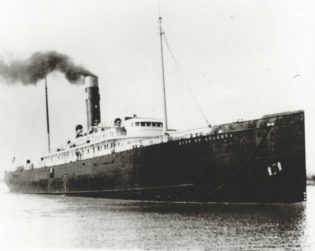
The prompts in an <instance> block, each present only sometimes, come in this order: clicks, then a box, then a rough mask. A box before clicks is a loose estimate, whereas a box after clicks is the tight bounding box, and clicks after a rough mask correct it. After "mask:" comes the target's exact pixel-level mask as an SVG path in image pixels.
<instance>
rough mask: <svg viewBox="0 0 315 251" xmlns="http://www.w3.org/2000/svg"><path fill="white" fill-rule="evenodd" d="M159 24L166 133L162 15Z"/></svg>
mask: <svg viewBox="0 0 315 251" xmlns="http://www.w3.org/2000/svg"><path fill="white" fill-rule="evenodd" d="M159 24H160V46H161V63H162V81H163V108H164V109H163V110H164V114H163V119H164V123H163V132H164V134H166V132H167V129H168V127H167V108H166V91H165V75H164V55H163V34H164V31H163V29H162V17H161V16H159Z"/></svg>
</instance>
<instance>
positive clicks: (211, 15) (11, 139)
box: [0, 0, 315, 177]
mask: <svg viewBox="0 0 315 251" xmlns="http://www.w3.org/2000/svg"><path fill="white" fill-rule="evenodd" d="M0 4H1V8H0V38H1V39H0V59H1V60H4V61H6V62H9V61H11V60H16V59H26V58H28V57H29V56H30V55H31V54H32V53H34V52H38V51H40V52H44V51H51V50H54V51H57V52H60V53H64V54H66V55H68V56H70V57H71V58H72V59H73V61H74V62H75V63H77V64H80V65H83V66H85V67H86V68H87V69H89V70H90V71H91V72H93V73H94V74H96V75H97V76H98V77H99V85H100V95H101V118H102V123H104V124H106V125H112V123H113V121H114V119H115V118H117V117H125V116H130V115H133V114H137V115H138V116H145V117H157V118H162V111H163V106H162V86H161V81H162V79H161V61H160V47H159V46H160V45H159V32H158V28H159V27H158V12H159V11H158V10H159V6H160V11H161V14H162V17H163V27H164V31H165V34H166V37H167V40H168V44H169V46H170V48H171V50H172V53H173V54H174V55H175V57H176V60H177V62H178V64H179V65H180V69H181V70H180V71H179V70H178V68H177V67H176V64H175V63H174V61H173V59H172V57H171V54H170V53H169V51H168V50H167V48H164V49H165V76H166V91H167V97H166V98H167V104H168V116H169V127H170V128H172V129H191V128H197V127H203V126H205V125H206V123H205V120H204V119H203V116H202V115H201V113H200V112H199V110H198V108H197V105H196V104H195V102H194V98H192V95H191V94H190V91H189V89H191V92H192V93H193V95H194V97H195V99H196V100H197V101H198V105H199V107H200V108H201V110H202V111H203V113H204V114H205V117H206V118H207V120H208V121H209V122H210V123H211V124H220V123H228V122H233V121H236V120H238V119H244V120H247V119H257V118H260V117H262V116H263V115H265V114H270V113H278V112H285V111H294V110H304V111H305V113H306V154H307V172H308V173H309V174H312V173H314V174H315V156H314V155H313V154H312V149H315V131H314V128H315V101H314V98H313V96H314V93H315V87H314V83H315V70H314V69H315V46H314V45H315V29H314V23H315V15H314V13H315V3H314V1H312V0H296V1H295V0H276V1H275V0H264V1H260V0H239V1H238V0H225V1H224V0H204V1H202V0H194V1H192V0H190V1H188V0H187V1H186V0H172V1H167V0H164V1H163V0H161V1H160V4H158V1H156V0H154V1H153V0H152V1H150V0H134V1H128V0H125V1H122V0H106V1H104V0H92V1H91V0H38V1H37V0H23V1H22V0H20V1H18V0H10V1H9V0H7V1H3V0H0ZM181 73H182V75H184V77H182V75H181ZM48 89H49V108H50V125H51V143H52V147H53V148H57V147H60V146H62V145H65V142H66V141H67V140H68V139H71V138H73V136H74V128H75V126H76V125H77V124H82V125H84V126H86V113H85V101H84V86H82V85H74V84H70V83H69V82H67V80H66V79H65V78H64V76H63V75H62V74H60V73H58V72H54V73H51V74H49V75H48ZM44 97H45V96H44V84H43V81H39V82H38V83H37V84H36V85H30V86H23V85H22V84H19V83H16V84H12V83H7V82H6V81H5V80H4V79H3V78H0V131H1V141H0V177H1V176H2V174H3V171H4V170H12V168H13V164H12V158H13V157H15V159H16V163H14V165H16V164H17V163H24V162H25V160H26V159H31V160H32V161H33V162H35V163H36V162H37V160H38V159H39V158H40V156H42V155H43V154H44V153H45V152H46V151H47V135H46V122H45V98H44Z"/></svg>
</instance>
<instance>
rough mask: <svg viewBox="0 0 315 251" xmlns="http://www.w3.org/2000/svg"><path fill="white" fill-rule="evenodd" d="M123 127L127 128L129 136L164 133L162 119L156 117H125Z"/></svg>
mask: <svg viewBox="0 0 315 251" xmlns="http://www.w3.org/2000/svg"><path fill="white" fill-rule="evenodd" d="M121 126H122V127H124V128H125V129H126V132H127V137H139V138H142V137H156V136H162V135H163V123H162V120H159V119H154V118H141V117H132V118H125V120H124V121H123V122H122V125H121Z"/></svg>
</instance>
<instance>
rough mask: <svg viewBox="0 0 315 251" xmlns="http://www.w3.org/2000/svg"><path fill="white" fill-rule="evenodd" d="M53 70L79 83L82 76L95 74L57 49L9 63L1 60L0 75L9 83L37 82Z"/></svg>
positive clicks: (27, 83)
mask: <svg viewBox="0 0 315 251" xmlns="http://www.w3.org/2000/svg"><path fill="white" fill-rule="evenodd" d="M53 71H59V72H61V73H63V74H64V75H65V77H66V78H67V80H68V81H69V82H70V83H79V82H78V80H79V79H80V78H81V77H82V76H89V75H92V76H94V74H92V73H91V72H90V71H89V70H87V69H86V68H84V67H83V66H81V65H76V64H75V63H74V62H73V61H72V59H71V58H70V57H68V56H67V55H65V54H61V53H58V52H56V51H48V52H36V53H34V54H32V55H31V56H30V57H29V58H28V59H26V60H12V61H11V62H9V63H5V62H4V61H2V60H0V75H1V76H2V77H3V78H5V79H6V80H7V81H8V82H9V83H17V82H21V83H23V84H24V85H29V84H36V83H37V82H38V81H39V80H41V79H44V78H45V76H46V75H48V74H49V73H51V72H53Z"/></svg>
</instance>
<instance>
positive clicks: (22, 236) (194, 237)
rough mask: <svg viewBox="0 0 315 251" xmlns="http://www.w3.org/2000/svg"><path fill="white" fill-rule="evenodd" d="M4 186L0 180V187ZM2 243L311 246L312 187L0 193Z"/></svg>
mask: <svg viewBox="0 0 315 251" xmlns="http://www.w3.org/2000/svg"><path fill="white" fill-rule="evenodd" d="M2 188H3V187H2ZM0 203H1V207H0V226H1V228H0V240H1V245H3V246H7V247H27V248H33V247H35V248H42V247H45V248H60V247H61V248H78V247H83V248H87V247H89V248H100V247H102V248H107V249H180V250H183V249H208V250H214V249H215V250H218V249H224V250H226V249H229V250H235V249H236V250H240V249H241V250H242V249H243V250H268V249H274V248H276V249H288V250H301V249H308V250H315V243H314V241H313V240H312V235H313V236H315V235H314V233H315V232H314V228H315V222H314V219H313V218H314V217H312V216H313V215H314V212H315V210H314V209H315V187H309V188H308V202H307V203H300V204H292V205H286V204H277V205H261V204H247V205H246V204H196V203H194V204H192V203H152V202H138V201H125V200H110V199H95V198H79V197H64V196H37V195H19V194H10V193H7V192H5V191H4V189H2V192H1V193H0Z"/></svg>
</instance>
